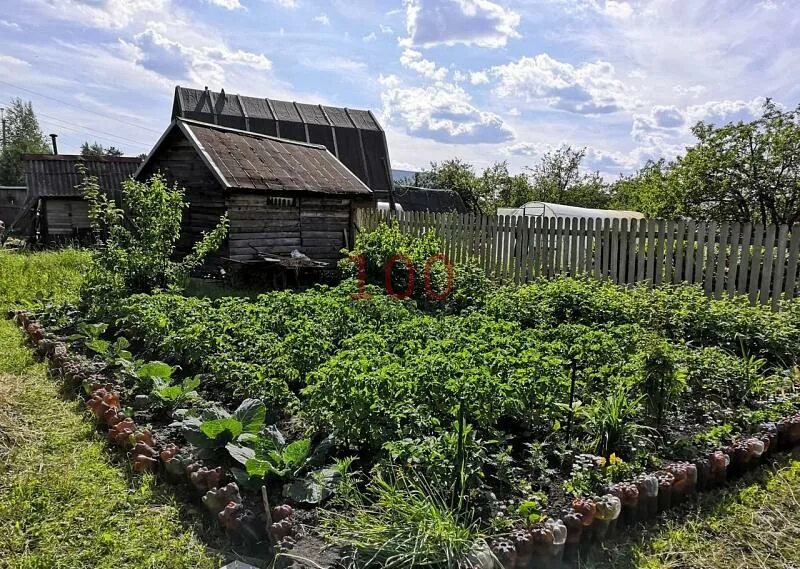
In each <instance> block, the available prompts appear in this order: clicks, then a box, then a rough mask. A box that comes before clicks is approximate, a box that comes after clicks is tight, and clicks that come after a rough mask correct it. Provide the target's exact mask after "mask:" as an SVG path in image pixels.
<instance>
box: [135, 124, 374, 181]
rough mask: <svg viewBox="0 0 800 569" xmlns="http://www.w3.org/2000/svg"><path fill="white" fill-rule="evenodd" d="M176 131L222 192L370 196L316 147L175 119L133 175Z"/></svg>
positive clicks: (351, 174) (354, 179)
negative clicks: (221, 188) (181, 135)
mask: <svg viewBox="0 0 800 569" xmlns="http://www.w3.org/2000/svg"><path fill="white" fill-rule="evenodd" d="M176 128H177V129H180V131H181V132H182V133H183V134H184V136H185V137H186V139H187V140H189V141H190V142H191V144H192V145H193V146H194V148H195V149H196V150H197V152H198V153H199V154H200V156H201V158H202V159H203V161H204V162H205V164H206V166H208V168H209V170H211V172H212V173H213V174H214V176H215V177H216V178H217V180H218V181H219V183H220V185H221V186H222V187H223V188H224V189H226V190H247V191H279V192H313V193H323V194H336V195H354V194H358V195H367V196H369V195H371V193H372V192H371V191H370V189H369V188H368V187H367V186H365V185H364V183H363V182H361V180H359V179H358V178H357V177H356V176H355V175H353V173H352V172H350V170H348V169H347V168H345V166H344V165H343V164H342V163H341V162H339V161H338V160H337V159H336V157H335V156H334V155H332V154H331V153H330V152H328V150H327V149H326V148H325V147H324V146H322V145H319V144H308V143H305V142H297V141H294V140H286V139H282V138H277V137H274V136H267V135H263V134H256V133H252V132H246V131H241V130H236V129H232V128H226V127H223V126H218V125H212V124H207V123H202V122H198V121H193V120H186V119H176V120H175V121H174V122H173V123H172V125H170V127H169V128H168V129H167V132H165V133H164V135H163V136H162V137H161V140H159V142H158V143H157V144H156V146H155V148H154V149H153V150H152V151H151V153H150V155H149V156H148V159H147V160H145V162H144V164H142V166H141V168H140V169H139V172H141V171H143V170H144V169H145V167H146V166H147V163H148V162H149V160H150V157H152V156H154V155H155V154H157V153H158V152H159V151H160V149H161V147H162V146H163V145H164V144H167V143H168V142H167V140H168V138H169V134H170V133H171V132H173V130H174V129H176ZM137 175H138V172H137Z"/></svg>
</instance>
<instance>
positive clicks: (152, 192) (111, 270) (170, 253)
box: [80, 170, 228, 314]
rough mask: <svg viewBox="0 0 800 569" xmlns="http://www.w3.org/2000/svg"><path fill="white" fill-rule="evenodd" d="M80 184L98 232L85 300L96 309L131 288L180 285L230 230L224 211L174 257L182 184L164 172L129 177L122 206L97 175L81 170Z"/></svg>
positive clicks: (134, 290)
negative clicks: (168, 179) (104, 189)
mask: <svg viewBox="0 0 800 569" xmlns="http://www.w3.org/2000/svg"><path fill="white" fill-rule="evenodd" d="M81 173H82V175H83V181H82V182H81V184H80V189H81V191H82V193H83V195H84V197H85V198H86V199H87V201H88V202H89V218H90V220H91V222H92V228H93V230H94V232H95V236H96V237H97V240H98V242H97V246H96V247H95V249H94V251H93V255H92V259H93V263H92V265H91V269H90V271H89V274H88V276H87V280H86V283H85V287H84V300H85V301H87V302H88V303H89V305H90V307H91V308H92V312H93V313H95V314H103V312H104V309H105V307H107V306H108V305H109V304H111V303H113V302H115V301H117V300H119V299H121V298H124V297H126V296H128V295H130V294H135V293H139V292H150V291H153V290H155V289H172V288H180V287H182V286H183V285H184V282H185V279H186V276H187V275H188V273H189V272H190V271H192V270H194V269H196V268H197V267H199V266H200V265H201V264H202V262H203V259H204V258H205V257H206V256H207V255H208V254H209V253H211V252H212V251H214V250H215V249H217V248H218V247H219V246H220V244H221V243H222V241H223V240H224V239H225V236H226V235H227V231H228V221H227V218H226V217H223V218H221V219H220V223H219V225H218V226H217V227H216V228H215V229H214V230H212V231H211V232H209V233H208V234H206V235H205V236H204V237H203V239H202V240H200V241H199V242H198V243H196V244H195V246H194V248H193V250H192V252H191V254H189V255H188V256H187V257H186V258H184V259H183V260H182V261H175V260H174V253H175V245H176V243H177V241H178V238H179V237H180V234H181V219H182V217H183V210H184V208H186V207H187V205H188V204H186V203H185V202H184V201H183V190H182V189H180V188H179V187H178V186H177V185H175V186H173V187H171V188H170V187H169V186H168V185H167V183H166V180H165V179H164V178H163V177H162V176H161V175H158V174H157V175H154V176H153V177H152V178H151V179H150V180H149V181H148V182H146V183H143V182H138V181H136V180H133V179H128V180H126V181H125V182H123V184H122V189H121V190H122V191H121V192H120V204H119V206H118V205H117V204H116V203H115V202H114V201H113V200H112V199H111V198H109V196H107V195H106V194H105V193H103V192H102V191H101V190H100V186H99V182H98V180H97V178H96V177H95V176H88V175H87V174H86V171H85V170H83V171H82V172H81Z"/></svg>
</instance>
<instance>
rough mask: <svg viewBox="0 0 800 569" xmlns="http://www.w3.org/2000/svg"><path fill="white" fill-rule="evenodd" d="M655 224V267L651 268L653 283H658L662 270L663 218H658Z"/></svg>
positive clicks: (664, 231) (664, 229) (664, 230)
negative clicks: (653, 272) (656, 227)
mask: <svg viewBox="0 0 800 569" xmlns="http://www.w3.org/2000/svg"><path fill="white" fill-rule="evenodd" d="M657 226H658V231H657V233H656V235H657V236H656V243H655V255H656V262H655V267H653V270H654V271H655V274H654V275H653V278H654V279H655V280H654V283H653V284H656V285H660V284H661V280H662V273H663V272H664V240H665V239H666V235H665V234H666V224H665V222H664V220H663V219H659V220H658V222H657Z"/></svg>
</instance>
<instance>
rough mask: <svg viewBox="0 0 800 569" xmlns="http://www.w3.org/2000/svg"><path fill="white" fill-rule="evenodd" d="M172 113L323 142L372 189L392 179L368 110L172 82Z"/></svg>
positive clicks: (375, 123) (386, 186) (380, 132)
mask: <svg viewBox="0 0 800 569" xmlns="http://www.w3.org/2000/svg"><path fill="white" fill-rule="evenodd" d="M172 118H173V119H175V118H185V119H191V120H197V121H201V122H205V123H210V124H216V125H220V126H226V127H230V128H235V129H238V130H246V131H249V132H254V133H260V134H266V135H270V136H277V137H280V138H284V139H290V140H299V141H302V142H310V143H314V144H322V145H324V146H325V147H326V148H327V149H328V151H329V152H330V153H331V154H333V155H334V156H336V157H337V158H338V159H339V161H340V162H342V163H343V164H344V165H345V166H346V167H347V168H348V169H349V170H350V171H351V172H353V173H354V174H355V175H356V176H358V178H359V179H360V180H361V181H362V182H364V183H365V184H366V185H367V186H369V187H370V188H371V189H372V190H375V191H388V190H389V188H390V185H391V183H392V180H391V175H390V170H391V164H390V161H389V150H388V148H387V145H386V136H385V135H384V132H383V128H381V125H380V124H379V123H378V121H377V119H376V118H375V116H374V115H373V114H372V113H371V112H370V111H367V110H358V109H346V108H341V107H327V106H324V105H311V104H305V103H294V102H289V101H279V100H277V99H268V98H256V97H246V96H242V95H236V94H229V93H225V91H224V90H223V91H220V92H215V91H209V90H207V89H206V90H201V89H188V88H185V87H176V88H175V100H174V103H173V106H172Z"/></svg>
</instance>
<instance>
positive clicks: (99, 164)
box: [22, 154, 142, 199]
mask: <svg viewBox="0 0 800 569" xmlns="http://www.w3.org/2000/svg"><path fill="white" fill-rule="evenodd" d="M22 161H23V166H24V170H25V183H26V185H27V187H28V199H35V198H40V197H66V198H80V197H83V196H82V195H81V193H80V191H79V190H77V189H76V186H77V185H78V184H80V182H81V176H80V174H79V173H78V168H77V166H78V164H83V165H84V166H85V167H86V170H87V172H88V173H89V174H90V175H92V176H96V177H97V179H98V182H99V184H100V189H101V190H103V191H105V192H107V193H108V194H111V195H115V194H116V193H117V192H118V191H119V189H120V186H121V185H122V182H123V181H124V180H125V179H126V178H130V177H131V176H132V175H133V174H134V173H135V172H136V169H137V168H138V167H139V165H140V164H141V163H142V160H141V159H140V158H129V157H121V156H107V157H84V156H79V155H71V154H58V155H51V154H25V155H24V156H23V157H22Z"/></svg>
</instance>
